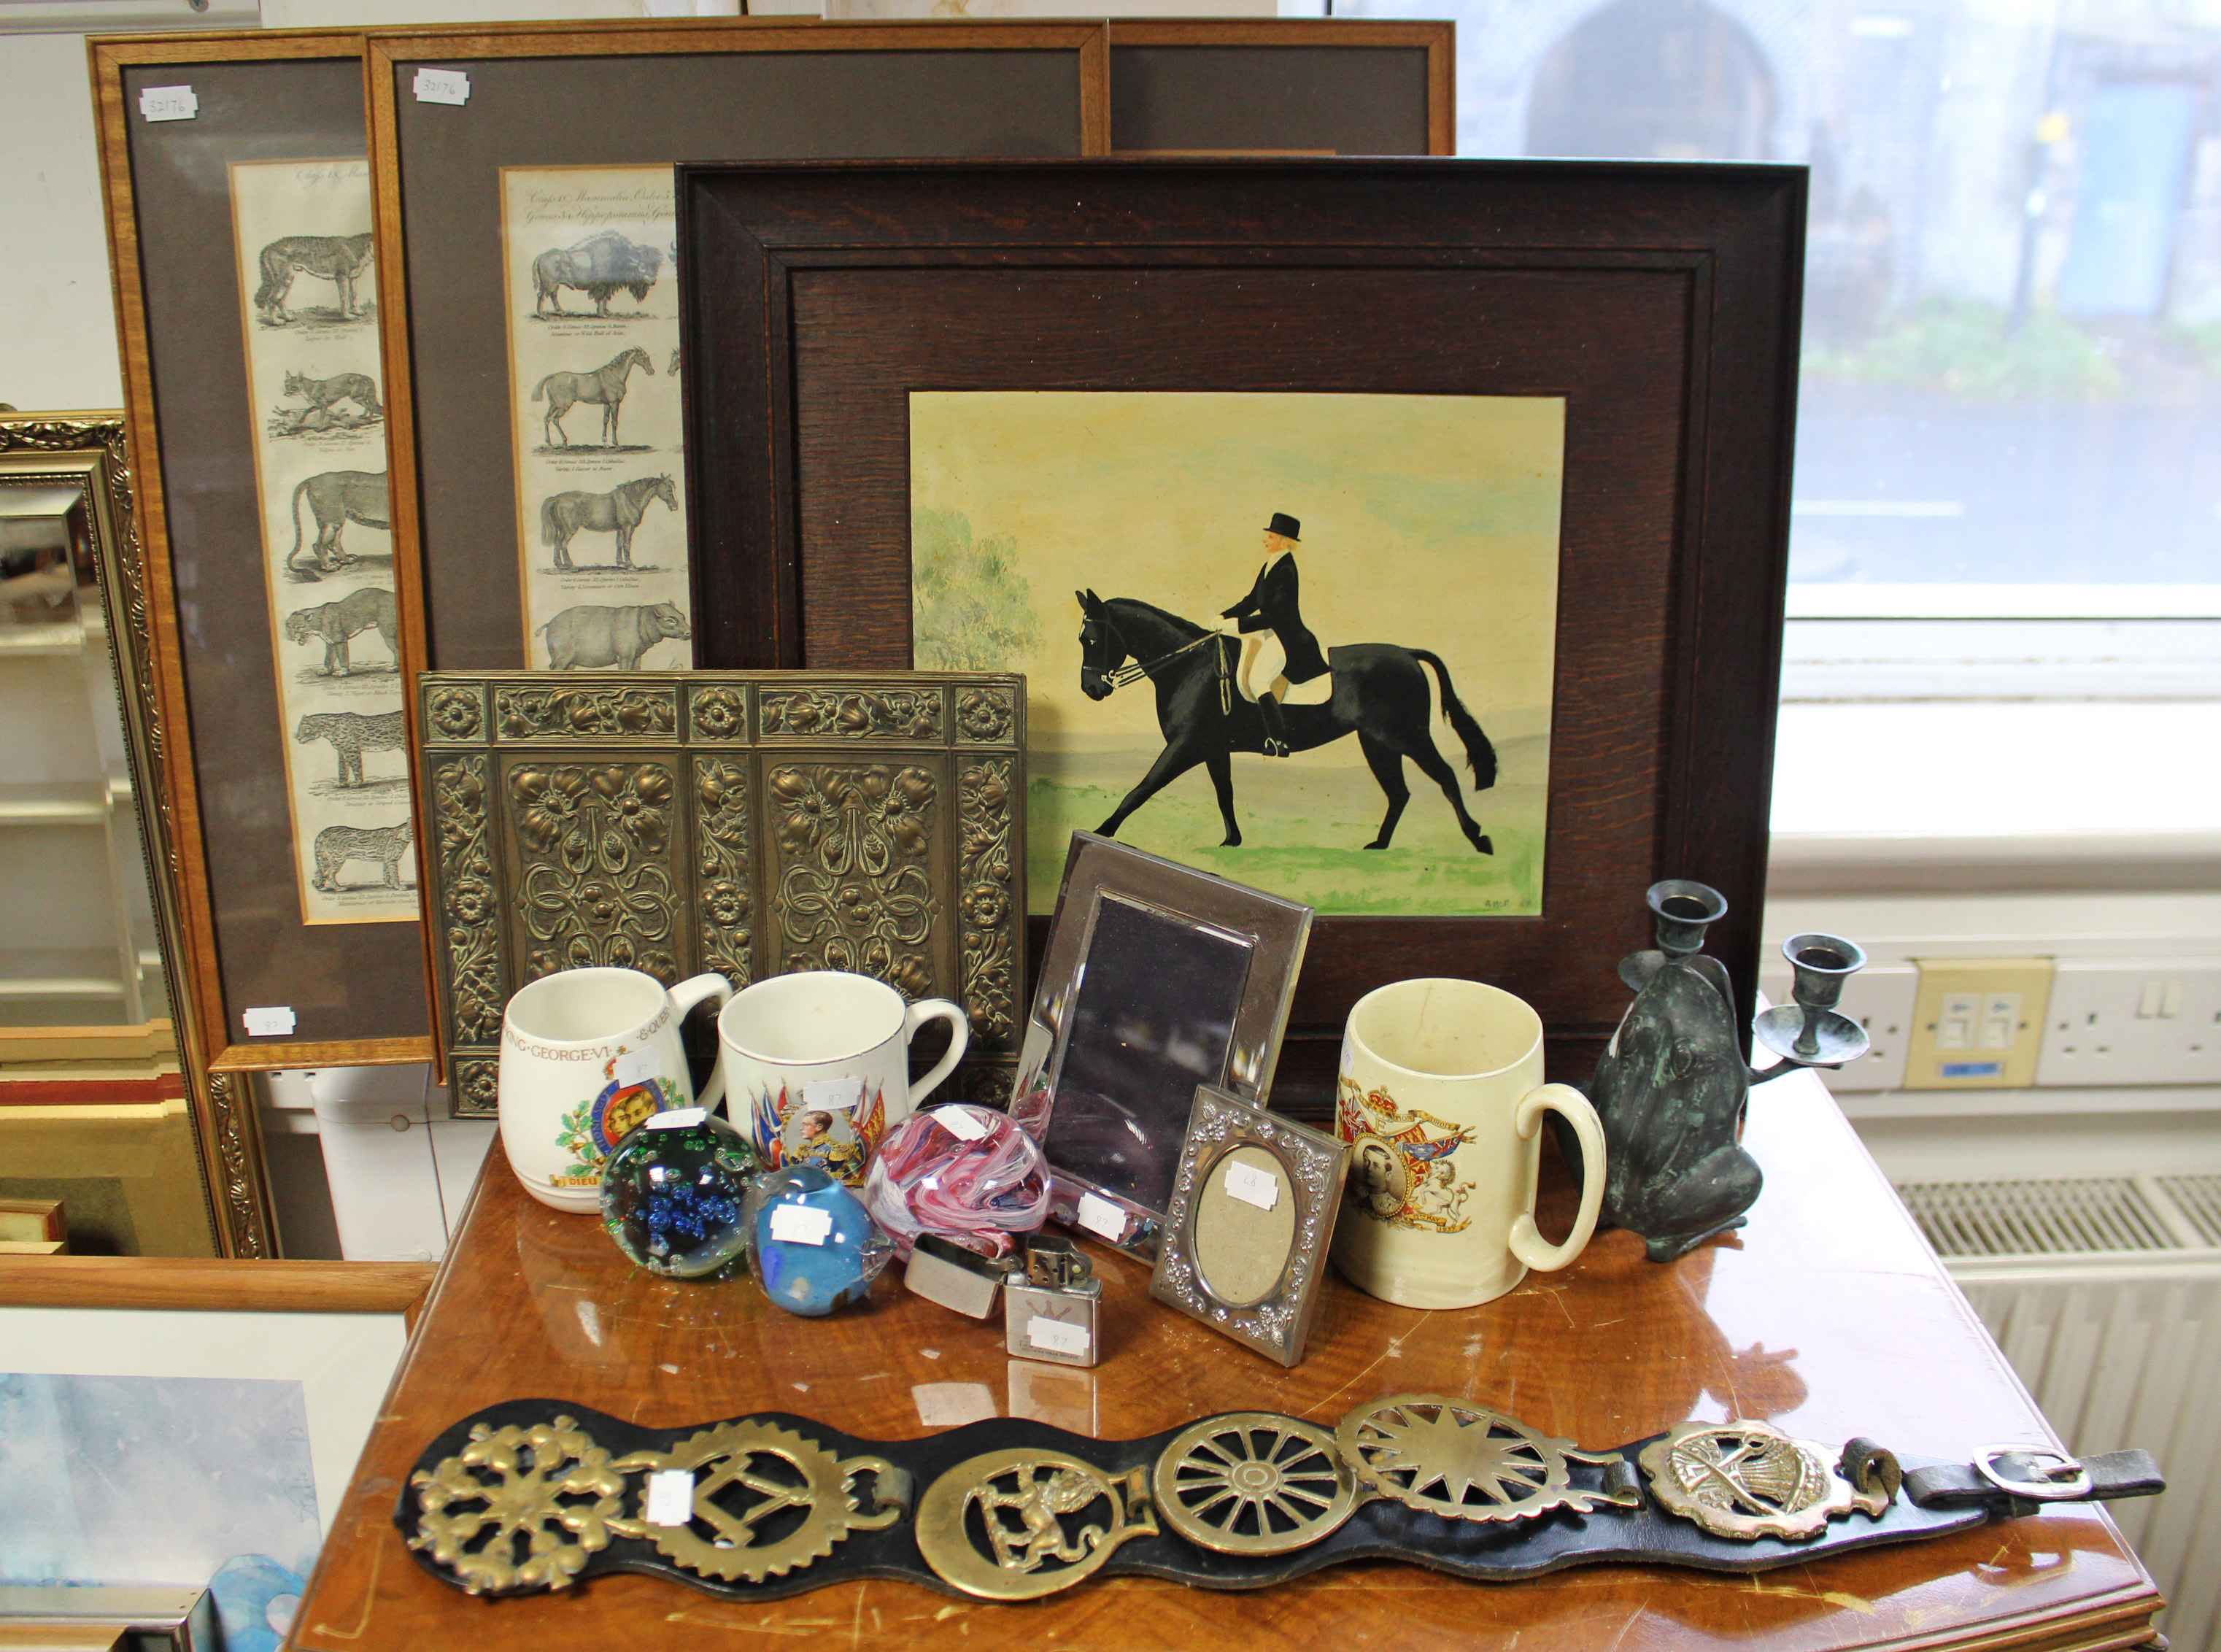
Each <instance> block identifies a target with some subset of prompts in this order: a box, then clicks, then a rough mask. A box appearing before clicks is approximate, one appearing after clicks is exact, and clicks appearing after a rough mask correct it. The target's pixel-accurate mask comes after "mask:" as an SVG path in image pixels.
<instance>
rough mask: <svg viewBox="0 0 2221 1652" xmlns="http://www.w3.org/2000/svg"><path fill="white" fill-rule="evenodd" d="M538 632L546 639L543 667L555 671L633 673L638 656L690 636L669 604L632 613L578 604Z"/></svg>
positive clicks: (649, 606) (639, 608)
mask: <svg viewBox="0 0 2221 1652" xmlns="http://www.w3.org/2000/svg"><path fill="white" fill-rule="evenodd" d="M539 629H541V630H542V631H544V632H546V633H547V663H548V666H550V667H551V668H552V669H554V670H556V671H579V670H582V669H585V668H588V667H591V666H617V667H619V668H620V669H622V670H624V671H635V670H637V669H639V666H640V657H641V655H642V654H646V653H647V652H648V650H649V649H650V648H654V646H655V645H656V644H657V643H659V642H661V641H664V640H665V639H666V637H675V638H678V639H679V640H681V641H684V640H685V639H687V638H690V637H691V636H692V635H694V633H693V631H692V629H691V628H689V627H688V625H687V623H686V616H685V615H684V614H682V613H680V612H679V610H678V608H677V607H676V605H674V604H671V603H655V604H651V605H645V606H641V607H637V608H603V607H599V606H597V605H595V604H580V605H579V607H576V608H566V609H565V610H563V611H562V612H561V613H560V614H558V615H556V616H555V617H554V619H552V620H549V621H548V622H547V624H545V625H543V626H541V627H540V628H539Z"/></svg>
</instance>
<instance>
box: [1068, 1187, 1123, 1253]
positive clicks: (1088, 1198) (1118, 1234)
mask: <svg viewBox="0 0 2221 1652" xmlns="http://www.w3.org/2000/svg"><path fill="white" fill-rule="evenodd" d="M1079 1225H1080V1226H1081V1227H1083V1228H1085V1229H1086V1230H1088V1232H1090V1233H1094V1234H1100V1235H1101V1236H1103V1237H1104V1238H1105V1239H1108V1240H1110V1241H1112V1242H1114V1243H1115V1242H1117V1241H1118V1240H1121V1239H1123V1238H1124V1237H1125V1236H1126V1213H1125V1211H1122V1210H1120V1209H1119V1208H1118V1207H1117V1205H1113V1204H1112V1203H1111V1202H1110V1200H1109V1199H1107V1198H1097V1197H1096V1196H1095V1195H1094V1194H1092V1193H1082V1194H1081V1195H1080V1196H1079Z"/></svg>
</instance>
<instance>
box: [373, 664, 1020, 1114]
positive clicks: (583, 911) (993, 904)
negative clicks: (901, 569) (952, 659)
mask: <svg viewBox="0 0 2221 1652" xmlns="http://www.w3.org/2000/svg"><path fill="white" fill-rule="evenodd" d="M417 693H418V695H419V697H420V699H419V705H420V710H421V712H422V716H421V717H420V719H419V723H418V727H419V730H420V734H421V736H422V743H423V749H422V776H423V780H424V797H425V803H424V805H423V806H424V808H425V810H426V814H427V818H426V820H425V822H424V835H423V841H424V843H425V845H426V849H427V854H426V857H425V858H426V860H427V861H428V863H429V871H430V875H431V878H432V900H433V904H432V908H431V914H432V920H433V925H434V929H433V936H434V947H433V950H434V953H435V957H436V960H437V967H438V972H439V993H438V998H439V1012H440V1023H441V1038H442V1042H443V1043H444V1046H445V1048H446V1050H447V1058H448V1064H449V1067H450V1069H451V1070H450V1073H449V1082H450V1085H451V1086H452V1090H451V1094H452V1095H453V1097H454V1111H455V1112H456V1113H457V1114H458V1115H460V1116H469V1115H491V1113H493V1111H495V1092H494V1079H495V1069H496V1066H497V1060H498V1051H499V1046H500V1040H501V1016H502V1009H503V1006H504V1004H507V1003H508V1001H509V997H510V993H512V992H515V991H516V989H517V988H518V987H520V986H523V985H524V984H525V983H526V982H527V981H530V980H534V979H538V978H539V977H540V976H542V975H546V974H549V973H553V972H554V971H556V970H560V969H570V968H576V967H582V966H586V965H618V966H623V967H629V968H634V969H640V970H645V971H646V972H647V973H649V974H651V975H654V977H656V978H657V979H659V980H661V981H663V982H664V983H665V984H666V985H670V984H672V983H674V982H677V981H679V980H681V979H685V977H687V976H689V975H691V974H695V973H698V972H700V971H703V970H715V971H716V972H717V973H720V974H722V975H724V976H725V977H727V978H728V979H730V980H731V981H732V983H733V985H734V986H735V987H741V986H747V985H748V983H750V982H751V981H755V980H760V979H764V978H765V977H766V976H770V975H778V974H784V973H788V972H790V971H793V970H803V969H841V970H852V971H854V972H856V973H860V974H866V975H870V976H873V977H875V978H876V979H879V980H883V981H885V982H886V983H888V984H889V985H890V986H893V987H895V988H897V989H898V991H900V992H903V993H904V995H905V996H906V997H908V998H954V999H955V1000H956V1001H957V1002H958V1003H960V1004H962V1005H963V1006H964V1008H965V1011H966V1013H967V1015H968V1016H969V1017H970V1018H971V1026H972V1043H971V1051H970V1054H968V1055H967V1057H966V1059H965V1063H964V1066H963V1067H962V1068H961V1069H960V1072H959V1075H958V1076H959V1079H960V1086H961V1089H960V1093H961V1094H963V1095H966V1096H970V1097H975V1098H979V1099H982V1100H986V1101H990V1102H992V1103H993V1104H996V1105H998V1106H999V1105H1001V1104H1003V1103H1004V1102H1005V1101H1007V1100H1008V1098H1009V1096H1010V1080H1011V1068H1012V1064H1013V1062H1014V1061H1015V1058H1016V1054H1017V1011H1016V1005H1017V993H1018V992H1019V991H1020V989H1021V987H1022V986H1023V980H1024V946H1025V927H1024V925H1025V919H1024V912H1025V886H1024V882H1023V879H1024V877H1025V860H1024V856H1023V852H1022V846H1023V843H1024V842H1025V835H1024V834H1025V821H1024V809H1025V764H1024V755H1023V754H1024V749H1025V681H1024V679H1023V678H1021V677H1016V676H1009V675H1002V674H994V673H955V672H946V673H944V672H935V673H904V674H903V675H901V676H899V677H896V676H892V675H890V674H888V673H836V672H690V673H656V672H632V673H595V674H594V675H593V676H592V678H591V679H589V680H585V681H569V682H566V681H564V680H562V679H557V678H554V677H552V676H551V675H550V674H549V673H517V672H436V673H426V674H424V675H423V676H422V677H421V678H419V679H418V682H417Z"/></svg>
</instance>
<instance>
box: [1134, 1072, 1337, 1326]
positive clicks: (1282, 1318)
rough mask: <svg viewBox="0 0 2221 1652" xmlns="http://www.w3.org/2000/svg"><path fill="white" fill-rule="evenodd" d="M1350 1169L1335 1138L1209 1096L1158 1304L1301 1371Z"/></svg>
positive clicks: (1183, 1182) (1206, 1090)
mask: <svg viewBox="0 0 2221 1652" xmlns="http://www.w3.org/2000/svg"><path fill="white" fill-rule="evenodd" d="M1348 1165H1349V1149H1348V1147H1347V1146H1346V1145H1345V1144H1344V1143H1342V1142H1338V1141H1336V1139H1335V1138H1334V1137H1333V1136H1328V1135H1326V1134H1324V1133H1323V1132H1322V1131H1319V1130H1315V1129H1311V1127H1310V1126H1309V1125H1307V1124H1298V1123H1296V1122H1295V1121H1294V1120H1293V1119H1291V1118H1286V1117H1280V1116H1279V1115H1278V1114H1275V1113H1271V1112H1268V1111H1266V1110H1265V1109H1264V1108H1262V1107H1257V1106H1253V1105H1252V1104H1249V1103H1248V1102H1246V1101H1244V1100H1242V1098H1240V1097H1238V1096H1235V1095H1231V1094H1229V1092H1226V1091H1223V1090H1220V1089H1217V1088H1216V1087H1214V1086H1211V1085H1207V1084H1205V1085H1198V1086H1196V1092H1195V1111H1193V1112H1192V1114H1191V1115H1190V1116H1189V1118H1188V1129H1187V1136H1186V1140H1185V1141H1184V1142H1182V1144H1181V1148H1180V1158H1179V1169H1178V1170H1177V1171H1176V1172H1175V1173H1174V1174H1173V1192H1172V1199H1171V1203H1170V1204H1169V1205H1168V1206H1167V1209H1166V1211H1165V1226H1164V1232H1163V1234H1162V1236H1161V1238H1160V1240H1159V1242H1158V1246H1157V1266H1156V1272H1155V1273H1154V1274H1153V1275H1152V1276H1151V1278H1150V1280H1149V1294H1150V1295H1151V1296H1153V1297H1154V1298H1157V1300H1158V1301H1160V1302H1162V1303H1165V1304H1167V1305H1168V1306H1171V1307H1174V1308H1177V1309H1179V1311H1181V1312H1182V1313H1184V1314H1186V1315H1188V1316H1190V1317H1192V1318H1195V1319H1198V1320H1201V1321H1202V1322H1203V1323H1204V1324H1206V1325H1208V1326H1210V1327H1211V1329H1212V1330H1216V1331H1220V1332H1223V1334H1225V1335H1226V1336H1231V1337H1232V1338H1233V1339H1234V1340H1235V1341H1236V1342H1241V1343H1243V1344H1244V1345H1246V1346H1248V1347H1249V1348H1252V1349H1255V1350H1256V1351H1257V1352H1258V1353H1260V1354H1262V1355H1265V1356H1266V1357H1267V1359H1272V1360H1277V1361H1279V1362H1280V1363H1281V1364H1282V1365H1286V1366H1292V1365H1296V1364H1298V1363H1299V1362H1300V1361H1302V1359H1303V1357H1304V1342H1305V1340H1306V1339H1307V1338H1308V1337H1309V1336H1310V1335H1311V1316H1312V1314H1313V1312H1314V1311H1316V1310H1317V1305H1318V1291H1319V1282H1320V1280H1321V1279H1322V1277H1323V1273H1324V1271H1325V1263H1326V1256H1327V1247H1328V1244H1329V1242H1330V1241H1331V1240H1332V1239H1333V1237H1334V1223H1335V1217H1336V1214H1337V1213H1338V1212H1339V1211H1341V1209H1342V1181H1343V1178H1344V1177H1345V1175H1346V1174H1347V1173H1348Z"/></svg>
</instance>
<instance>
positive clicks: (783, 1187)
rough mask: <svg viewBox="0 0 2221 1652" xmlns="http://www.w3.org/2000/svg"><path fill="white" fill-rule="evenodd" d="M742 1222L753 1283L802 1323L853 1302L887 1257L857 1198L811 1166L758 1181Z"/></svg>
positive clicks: (888, 1244)
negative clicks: (746, 1234) (801, 1318)
mask: <svg viewBox="0 0 2221 1652" xmlns="http://www.w3.org/2000/svg"><path fill="white" fill-rule="evenodd" d="M743 1219H744V1221H745V1223H746V1226H747V1228H748V1233H749V1236H750V1238H749V1243H748V1269H749V1271H750V1272H751V1273H754V1275H755V1276H756V1283H757V1284H759V1285H760V1286H763V1288H764V1294H765V1295H766V1296H768V1297H769V1298H771V1299H772V1300H773V1302H775V1303H777V1304H778V1305H779V1306H780V1307H782V1308H784V1309H785V1310H786V1311H787V1312H789V1313H792V1314H800V1315H801V1316H802V1317H804V1318H805V1319H816V1318H821V1317H823V1316H824V1315H826V1314H829V1313H831V1312H832V1311H834V1310H835V1308H842V1307H846V1306H847V1305H848V1304H849V1303H851V1302H859V1301H861V1300H862V1299H863V1298H864V1296H865V1295H866V1293H867V1292H869V1291H870V1290H871V1288H872V1281H873V1280H875V1279H877V1278H879V1270H880V1269H881V1268H883V1267H885V1266H886V1265H887V1263H888V1262H889V1261H891V1260H892V1258H893V1256H894V1254H895V1247H894V1242H893V1241H892V1239H889V1238H888V1237H887V1236H886V1235H885V1234H884V1233H881V1232H880V1231H879V1229H878V1227H877V1226H876V1225H874V1224H873V1221H872V1218H871V1216H870V1213H869V1212H867V1211H866V1210H865V1209H864V1203H863V1201H862V1200H861V1199H860V1198H857V1197H856V1196H855V1195H854V1193H852V1192H849V1191H848V1189H847V1188H846V1187H843V1186H841V1184H840V1183H839V1182H837V1181H835V1180H833V1178H832V1177H830V1176H829V1175H828V1174H826V1173H825V1172H824V1171H823V1170H821V1169H819V1168H818V1167H816V1165H807V1164H805V1165H790V1166H789V1167H786V1168H785V1169H783V1170H773V1171H769V1172H766V1173H765V1174H763V1175H761V1176H759V1177H758V1178H757V1179H756V1181H755V1185H754V1186H753V1187H752V1188H750V1189H749V1192H748V1209H747V1211H746V1213H745V1216H744V1218H743Z"/></svg>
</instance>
